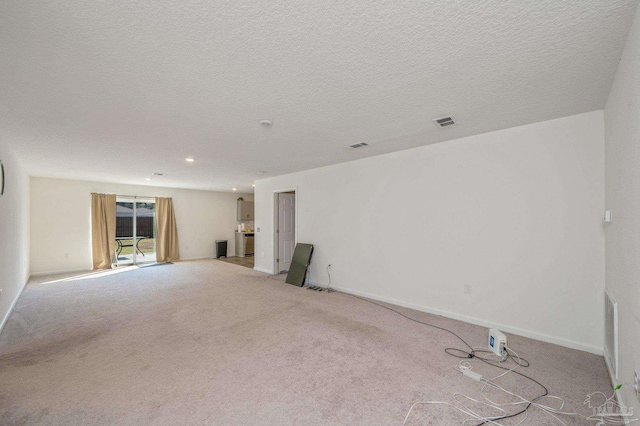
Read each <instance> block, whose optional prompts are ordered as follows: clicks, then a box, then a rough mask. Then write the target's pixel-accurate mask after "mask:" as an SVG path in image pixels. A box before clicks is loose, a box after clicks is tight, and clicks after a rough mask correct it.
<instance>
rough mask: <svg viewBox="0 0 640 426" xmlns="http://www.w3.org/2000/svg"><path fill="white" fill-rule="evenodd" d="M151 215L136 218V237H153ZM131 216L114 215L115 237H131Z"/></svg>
mask: <svg viewBox="0 0 640 426" xmlns="http://www.w3.org/2000/svg"><path fill="white" fill-rule="evenodd" d="M153 219H154V218H153V216H142V217H138V218H137V220H136V227H137V231H138V235H136V236H137V237H145V238H154V235H153ZM132 234H133V217H116V238H123V237H132V238H133V235H132Z"/></svg>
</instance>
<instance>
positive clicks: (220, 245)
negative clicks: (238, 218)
mask: <svg viewBox="0 0 640 426" xmlns="http://www.w3.org/2000/svg"><path fill="white" fill-rule="evenodd" d="M223 256H224V257H227V240H216V259H220V258H221V257H223Z"/></svg>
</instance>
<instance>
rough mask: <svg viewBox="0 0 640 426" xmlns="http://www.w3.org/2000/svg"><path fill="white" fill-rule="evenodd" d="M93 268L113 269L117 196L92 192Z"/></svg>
mask: <svg viewBox="0 0 640 426" xmlns="http://www.w3.org/2000/svg"><path fill="white" fill-rule="evenodd" d="M91 248H92V253H93V269H111V268H112V265H113V257H114V255H115V252H116V196H115V194H91Z"/></svg>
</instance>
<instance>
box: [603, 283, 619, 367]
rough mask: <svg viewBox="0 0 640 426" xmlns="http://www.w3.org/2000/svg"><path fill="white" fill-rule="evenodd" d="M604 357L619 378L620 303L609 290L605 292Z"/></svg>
mask: <svg viewBox="0 0 640 426" xmlns="http://www.w3.org/2000/svg"><path fill="white" fill-rule="evenodd" d="M604 299H605V300H604V315H605V317H604V327H605V342H604V359H605V361H606V362H607V366H608V367H609V370H610V371H611V376H612V377H613V378H614V379H617V378H618V304H617V303H616V301H615V299H614V298H613V297H612V296H611V295H610V294H609V292H608V291H605V292H604Z"/></svg>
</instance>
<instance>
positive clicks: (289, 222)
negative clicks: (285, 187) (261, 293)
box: [278, 192, 296, 272]
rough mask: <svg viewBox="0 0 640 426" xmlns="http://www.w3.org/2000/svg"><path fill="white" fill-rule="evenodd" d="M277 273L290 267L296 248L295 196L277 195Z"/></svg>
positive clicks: (288, 194) (292, 194)
mask: <svg viewBox="0 0 640 426" xmlns="http://www.w3.org/2000/svg"><path fill="white" fill-rule="evenodd" d="M278 195H279V197H278V258H279V259H280V260H279V262H278V272H282V271H288V270H289V268H290V267H291V259H292V258H293V250H294V249H295V247H296V194H295V193H285V192H283V193H281V194H278Z"/></svg>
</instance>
